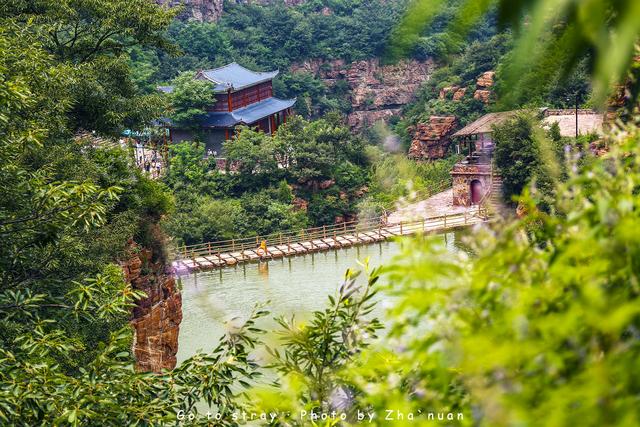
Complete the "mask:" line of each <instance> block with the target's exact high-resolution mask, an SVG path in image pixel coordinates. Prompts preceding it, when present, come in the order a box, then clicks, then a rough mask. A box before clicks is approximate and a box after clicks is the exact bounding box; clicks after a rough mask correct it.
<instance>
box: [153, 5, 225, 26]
mask: <svg viewBox="0 0 640 427" xmlns="http://www.w3.org/2000/svg"><path fill="white" fill-rule="evenodd" d="M156 2H157V3H159V4H165V5H167V6H170V7H176V6H181V7H182V12H181V13H180V15H179V16H178V18H180V19H183V20H185V21H186V20H194V21H199V22H215V21H217V20H218V19H219V18H220V17H221V16H222V12H223V0H156Z"/></svg>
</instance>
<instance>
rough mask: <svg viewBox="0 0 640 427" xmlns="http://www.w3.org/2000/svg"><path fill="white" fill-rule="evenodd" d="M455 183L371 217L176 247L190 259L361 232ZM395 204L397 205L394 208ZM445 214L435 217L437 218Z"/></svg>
mask: <svg viewBox="0 0 640 427" xmlns="http://www.w3.org/2000/svg"><path fill="white" fill-rule="evenodd" d="M450 187H451V183H450V182H448V181H445V182H442V183H441V184H440V185H437V186H435V187H432V188H430V189H423V190H417V191H414V192H411V193H410V194H409V195H407V196H405V197H402V198H401V200H399V201H396V202H393V203H389V204H388V205H387V206H384V207H383V208H382V215H380V216H379V217H375V218H370V219H361V220H354V221H346V222H342V223H338V224H331V225H325V226H320V227H310V228H306V229H299V230H287V231H281V232H275V233H270V234H265V235H256V236H251V237H241V238H237V239H227V240H217V241H213V242H206V243H198V244H193V245H183V246H180V247H178V248H176V249H175V250H174V251H173V254H174V257H175V258H176V259H180V258H183V259H190V258H193V257H194V256H202V255H215V254H221V253H228V252H238V251H243V250H245V249H251V248H253V249H255V248H257V247H258V246H260V244H261V242H263V241H265V242H266V243H267V244H268V245H291V244H296V243H300V242H305V241H310V240H318V239H327V238H336V237H338V236H340V235H348V234H350V233H354V232H355V233H358V232H365V231H373V230H376V229H381V228H383V227H386V226H389V225H390V224H389V223H388V219H389V216H390V215H391V214H392V213H393V212H394V210H395V209H397V208H398V204H402V203H403V202H404V203H415V202H417V201H421V200H425V199H427V198H429V197H431V196H432V195H434V194H436V193H439V192H441V191H444V190H447V189H448V188H450ZM394 208H395V209H394ZM437 218H442V217H434V219H437Z"/></svg>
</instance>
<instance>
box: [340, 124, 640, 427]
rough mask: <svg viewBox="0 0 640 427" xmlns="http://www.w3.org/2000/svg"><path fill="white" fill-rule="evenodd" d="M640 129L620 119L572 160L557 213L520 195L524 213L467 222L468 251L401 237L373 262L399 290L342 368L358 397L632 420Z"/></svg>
mask: <svg viewBox="0 0 640 427" xmlns="http://www.w3.org/2000/svg"><path fill="white" fill-rule="evenodd" d="M639 138H640V132H639V131H638V129H637V128H635V127H627V128H625V132H624V133H623V134H622V135H621V136H620V137H616V138H615V139H614V140H611V141H609V142H610V144H611V147H612V152H611V153H609V154H608V155H606V156H605V158H602V159H598V160H596V161H594V162H592V163H590V164H589V165H586V166H585V167H584V169H582V170H579V171H578V172H577V173H574V172H571V171H570V172H569V173H570V175H571V176H570V178H569V180H568V182H566V183H564V184H561V185H560V187H559V189H558V193H557V195H558V197H557V199H556V201H555V209H556V210H557V212H558V215H548V214H546V213H543V212H541V211H539V210H537V209H536V207H535V203H534V201H533V200H531V199H530V198H528V197H527V196H526V194H525V196H524V198H523V200H522V203H523V204H524V205H526V206H527V209H526V210H527V212H528V215H527V216H525V217H524V218H523V219H522V220H520V221H514V222H511V223H506V224H500V225H498V226H497V227H495V228H493V229H485V230H479V231H478V232H476V233H474V234H473V235H472V236H471V237H470V238H469V239H468V242H469V243H470V244H471V247H470V250H471V251H472V253H473V254H474V255H473V256H472V257H469V256H468V255H467V254H466V253H458V254H456V255H452V254H451V253H450V252H448V251H446V250H444V248H442V247H437V246H436V244H435V242H433V241H429V240H426V241H424V240H415V241H414V242H412V243H411V244H407V245H406V246H405V247H404V249H403V251H402V253H401V254H400V256H398V257H397V258H396V260H395V262H393V263H392V264H391V265H390V266H388V267H387V268H385V269H384V271H383V272H382V274H381V275H382V277H383V279H385V278H386V279H387V280H388V283H389V284H390V285H389V287H388V288H386V291H388V292H389V293H390V295H391V296H392V297H397V298H398V300H397V302H396V304H395V305H394V308H392V310H391V313H390V315H391V318H392V319H393V320H392V322H391V324H390V325H389V326H388V328H389V330H390V337H389V340H388V341H385V342H383V343H381V345H380V346H376V347H372V348H370V349H369V350H367V351H366V352H365V354H364V355H363V357H362V358H361V359H360V363H359V364H358V365H359V368H354V367H351V368H350V369H347V370H345V371H344V375H345V381H350V383H351V384H353V385H354V387H355V390H356V391H355V392H354V393H355V394H356V395H358V396H360V397H359V399H358V400H359V407H362V408H370V409H371V410H376V411H382V410H383V409H385V408H391V407H395V406H394V405H401V407H402V408H403V410H404V411H405V412H408V411H413V412H414V413H415V414H417V420H416V422H418V421H423V420H426V415H425V414H426V413H428V412H435V413H438V412H453V413H458V412H460V413H462V414H463V415H464V419H463V420H454V422H451V424H452V425H481V426H484V425H486V426H509V425H514V424H520V423H523V424H526V425H540V426H552V425H553V426H570V425H574V424H575V421H576V419H580V420H581V423H582V424H584V425H587V426H599V425H603V424H612V425H629V426H636V425H638V419H640V417H639V415H640V414H639V413H638V407H637V405H635V397H634V396H635V395H636V394H637V391H638V389H639V387H640V377H639V376H638V369H637V366H636V362H635V361H636V360H637V358H638V356H639V354H638V352H639V350H640V347H639V346H638V337H637V335H636V334H634V333H633V331H635V330H636V329H637V328H638V326H639V325H638V322H639V321H640V317H639V315H638V314H639V311H640V304H639V302H638V298H639V295H640V293H639V292H638V289H637V286H636V282H637V277H638V274H639V270H638V263H637V262H636V259H637V258H638V250H639V248H640V242H639V241H638V235H637V233H633V232H631V230H635V229H636V228H635V227H636V224H637V223H638V221H640V216H639V215H638V212H640V211H639V210H638V209H637V208H636V207H637V205H638V203H640V198H639V197H638V193H637V185H638V182H640V175H639V174H638V171H639V170H640V169H639V168H638V158H640V157H639V155H640V151H639V150H638V147H639V146H640V145H639V144H638V141H639ZM531 223H534V224H537V226H538V227H540V228H541V229H542V230H544V233H543V235H532V234H530V233H527V232H526V229H527V226H528V224H531ZM418 410H422V412H420V413H419V412H418ZM378 425H387V424H386V423H384V422H383V421H378Z"/></svg>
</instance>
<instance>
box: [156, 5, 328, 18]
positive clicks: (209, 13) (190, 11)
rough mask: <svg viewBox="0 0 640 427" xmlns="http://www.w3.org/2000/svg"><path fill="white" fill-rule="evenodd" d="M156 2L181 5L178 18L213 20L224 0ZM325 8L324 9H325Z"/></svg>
mask: <svg viewBox="0 0 640 427" xmlns="http://www.w3.org/2000/svg"><path fill="white" fill-rule="evenodd" d="M230 1H231V3H239V4H240V3H256V4H261V5H269V4H274V3H276V1H277V0H230ZM305 1H306V0H284V4H285V5H287V6H298V5H301V4H303V3H304V2H305ZM156 2H157V3H158V4H166V5H168V6H170V7H177V6H180V7H182V13H180V15H178V18H179V19H182V20H185V21H189V20H193V21H198V22H215V21H217V20H218V19H220V17H221V16H222V13H223V12H224V6H223V4H224V0H156ZM325 9H326V10H325ZM322 13H323V14H325V15H326V14H331V9H329V8H327V7H325V8H324V9H323V10H322Z"/></svg>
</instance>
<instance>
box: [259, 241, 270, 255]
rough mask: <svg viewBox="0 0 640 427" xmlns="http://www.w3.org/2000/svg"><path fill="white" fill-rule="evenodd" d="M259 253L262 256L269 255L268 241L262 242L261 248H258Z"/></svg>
mask: <svg viewBox="0 0 640 427" xmlns="http://www.w3.org/2000/svg"><path fill="white" fill-rule="evenodd" d="M258 252H259V253H261V254H262V255H269V251H268V250H267V241H266V240H263V241H262V242H260V246H259V247H258Z"/></svg>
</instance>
